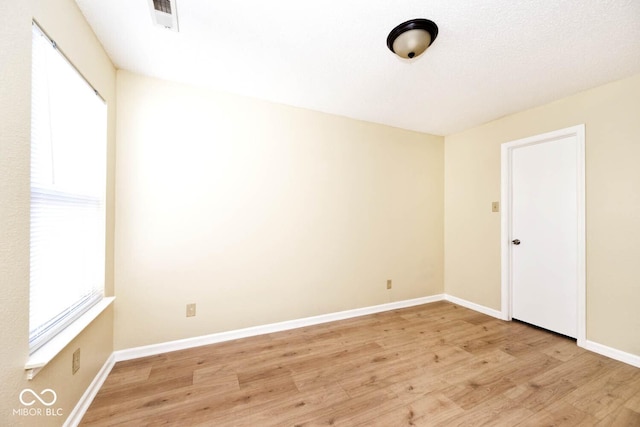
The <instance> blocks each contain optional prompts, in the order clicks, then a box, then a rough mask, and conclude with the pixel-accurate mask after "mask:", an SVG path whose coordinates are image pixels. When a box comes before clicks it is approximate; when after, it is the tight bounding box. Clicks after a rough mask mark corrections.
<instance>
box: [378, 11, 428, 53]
mask: <svg viewBox="0 0 640 427" xmlns="http://www.w3.org/2000/svg"><path fill="white" fill-rule="evenodd" d="M436 37H438V26H437V25H436V24H435V22H433V21H429V20H428V19H412V20H410V21H407V22H403V23H402V24H400V25H398V26H397V27H395V28H394V29H393V30H391V32H390V33H389V36H388V37H387V47H388V48H389V50H391V52H393V53H395V54H396V55H398V56H399V57H401V58H406V59H412V58H416V57H418V56H420V54H422V52H424V51H425V50H427V48H428V47H429V46H431V43H433V41H434V40H435V39H436Z"/></svg>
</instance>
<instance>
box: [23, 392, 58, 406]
mask: <svg viewBox="0 0 640 427" xmlns="http://www.w3.org/2000/svg"><path fill="white" fill-rule="evenodd" d="M26 393H31V395H32V396H33V397H32V398H31V400H26V401H25V399H24V395H25V394H26ZM46 393H50V394H51V395H52V397H53V399H52V400H51V402H47V401H46V400H44V399H43V398H42V397H40V396H44V395H45V394H46ZM40 396H38V394H37V393H36V392H35V391H33V390H31V389H30V388H25V389H24V390H22V391H21V392H20V402H21V403H22V404H23V405H24V406H31V405H33V404H34V403H36V400H39V401H40V403H42V404H43V405H44V406H51V405H53V404H54V403H56V400H58V395H57V394H56V392H55V391H53V390H51V389H50V388H46V389H44V390H42V392H41V393H40ZM34 398H35V399H34Z"/></svg>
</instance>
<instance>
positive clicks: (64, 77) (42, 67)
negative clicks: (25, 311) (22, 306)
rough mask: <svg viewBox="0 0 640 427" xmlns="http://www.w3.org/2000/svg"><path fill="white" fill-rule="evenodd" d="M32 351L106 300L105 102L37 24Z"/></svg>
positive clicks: (33, 96) (33, 107)
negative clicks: (102, 300)
mask: <svg viewBox="0 0 640 427" xmlns="http://www.w3.org/2000/svg"><path fill="white" fill-rule="evenodd" d="M32 47H33V50H32V55H33V57H32V93H31V236H30V239H31V241H30V248H31V255H30V303H29V348H30V352H31V353H33V352H34V351H35V350H37V349H38V348H39V347H40V346H42V345H43V344H44V343H46V342H47V341H48V340H50V339H51V338H53V337H54V336H55V335H56V334H57V333H59V332H60V331H62V330H63V329H64V328H65V327H66V326H68V325H69V324H70V323H72V322H73V321H74V320H75V319H77V318H78V317H79V316H81V315H82V314H83V313H84V312H85V311H87V310H88V309H89V308H91V307H92V306H93V305H94V304H96V303H97V302H99V301H100V300H101V299H102V297H103V295H104V271H105V267H104V265H105V188H106V121H107V109H106V104H105V102H104V101H103V100H102V99H101V98H100V96H99V95H98V94H97V92H96V91H95V90H94V89H93V88H92V87H91V86H90V85H89V84H88V83H87V82H86V81H85V80H84V78H83V77H82V76H81V75H80V74H79V73H78V71H77V70H76V69H75V68H74V67H73V65H71V64H70V63H69V62H68V61H67V59H66V58H65V56H64V55H63V54H62V53H61V52H60V51H59V50H58V49H57V48H56V45H55V43H53V42H52V41H51V40H49V38H48V37H47V36H46V35H45V34H44V33H43V31H42V30H41V29H40V28H39V27H38V26H37V25H36V24H35V23H34V24H33V39H32Z"/></svg>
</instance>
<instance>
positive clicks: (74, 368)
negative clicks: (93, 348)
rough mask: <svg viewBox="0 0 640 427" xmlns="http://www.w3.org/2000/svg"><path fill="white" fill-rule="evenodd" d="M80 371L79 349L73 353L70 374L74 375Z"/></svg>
mask: <svg viewBox="0 0 640 427" xmlns="http://www.w3.org/2000/svg"><path fill="white" fill-rule="evenodd" d="M78 369H80V349H77V350H76V351H74V352H73V361H72V362H71V373H72V374H75V373H76V372H78Z"/></svg>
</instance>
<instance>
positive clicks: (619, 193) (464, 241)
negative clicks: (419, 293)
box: [445, 75, 640, 355]
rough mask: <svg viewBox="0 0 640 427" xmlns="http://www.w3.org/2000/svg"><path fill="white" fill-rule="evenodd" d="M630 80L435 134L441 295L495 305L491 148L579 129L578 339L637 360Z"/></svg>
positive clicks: (637, 92)
mask: <svg viewBox="0 0 640 427" xmlns="http://www.w3.org/2000/svg"><path fill="white" fill-rule="evenodd" d="M639 100H640V75H636V76H634V77H631V78H628V79H625V80H621V81H617V82H614V83H610V84H607V85H604V86H600V87H597V88H594V89H591V90H588V91H586V92H582V93H580V94H577V95H574V96H571V97H568V98H565V99H562V100H559V101H556V102H553V103H551V104H547V105H544V106H542V107H539V108H535V109H532V110H527V111H524V112H521V113H518V114H514V115H511V116H508V117H505V118H502V119H499V120H496V121H493V122H491V123H488V124H486V125H483V126H479V127H476V128H473V129H470V130H467V131H465V132H461V133H458V134H455V135H450V136H447V137H446V138H445V290H446V292H447V293H448V294H451V295H454V296H457V297H460V298H464V299H467V300H469V301H472V302H475V303H478V304H481V305H484V306H487V307H490V308H494V309H497V310H499V309H500V215H499V214H496V213H491V201H495V200H499V199H500V144H501V143H504V142H509V141H512V140H515V139H519V138H523V137H527V136H531V135H536V134H540V133H544V132H548V131H552V130H556V129H561V128H565V127H568V126H573V125H576V124H580V123H584V124H585V126H586V221H587V223H586V229H587V232H586V234H587V235H586V240H587V339H588V340H591V341H595V342H597V343H600V344H604V345H606V346H610V347H613V348H616V349H619V350H623V351H626V352H629V353H632V354H635V355H640V334H639V333H638V331H640V310H639V309H638V303H639V302H640V262H639V260H640V245H638V242H640V167H639V166H638V164H639V161H640V102H639Z"/></svg>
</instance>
